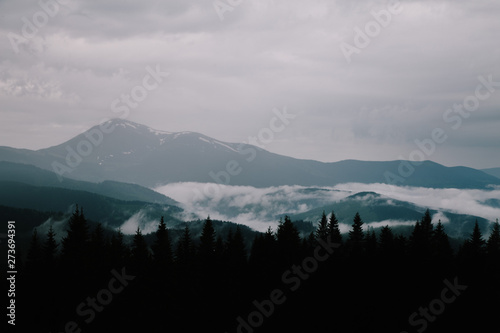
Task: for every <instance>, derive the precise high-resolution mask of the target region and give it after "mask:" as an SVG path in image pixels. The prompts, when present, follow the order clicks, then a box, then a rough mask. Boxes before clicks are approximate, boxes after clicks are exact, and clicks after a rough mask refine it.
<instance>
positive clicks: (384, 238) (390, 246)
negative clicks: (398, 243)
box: [379, 225, 394, 258]
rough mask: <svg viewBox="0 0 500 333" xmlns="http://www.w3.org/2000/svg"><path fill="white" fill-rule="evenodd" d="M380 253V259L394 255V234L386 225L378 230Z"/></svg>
mask: <svg viewBox="0 0 500 333" xmlns="http://www.w3.org/2000/svg"><path fill="white" fill-rule="evenodd" d="M379 239H380V246H379V248H380V253H381V255H382V257H384V258H389V257H392V256H393V254H394V234H393V233H392V229H391V227H389V226H388V225H386V226H384V227H382V229H381V230H380V235H379Z"/></svg>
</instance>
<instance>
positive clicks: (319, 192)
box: [155, 183, 500, 232]
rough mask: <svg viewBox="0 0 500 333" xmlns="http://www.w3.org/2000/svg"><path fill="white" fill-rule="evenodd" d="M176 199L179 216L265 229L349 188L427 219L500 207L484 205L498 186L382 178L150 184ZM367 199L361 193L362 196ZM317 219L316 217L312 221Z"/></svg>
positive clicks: (499, 212)
mask: <svg viewBox="0 0 500 333" xmlns="http://www.w3.org/2000/svg"><path fill="white" fill-rule="evenodd" d="M206 186H215V187H214V189H216V190H215V191H213V192H211V193H214V195H213V196H199V195H197V193H199V192H203V190H204V188H205V187H206ZM155 190H156V191H158V192H160V193H163V194H165V195H167V196H169V197H172V198H173V199H175V200H177V201H178V202H180V203H182V205H183V208H184V209H185V211H186V212H187V213H189V215H187V216H183V218H184V219H191V218H193V215H191V214H194V217H195V218H206V217H207V216H208V215H210V217H212V218H214V219H220V220H230V221H233V222H237V223H241V224H245V225H248V226H250V227H252V228H254V229H256V230H260V231H265V230H266V229H267V228H268V227H269V226H272V227H275V226H276V225H277V223H278V216H280V215H282V214H285V213H288V214H297V213H303V212H306V211H308V210H311V209H313V208H316V207H321V206H323V205H328V204H332V203H334V202H338V201H340V200H342V199H344V198H346V197H348V196H350V195H352V194H354V193H358V192H366V191H369V192H376V193H379V194H382V195H384V196H386V197H389V198H393V199H396V200H400V201H407V202H410V203H413V204H415V205H418V206H421V207H424V208H430V209H435V210H437V211H438V213H436V214H435V215H434V216H433V222H436V223H437V221H438V220H441V222H443V223H448V222H449V219H448V217H446V214H445V213H446V212H453V213H457V214H467V215H474V216H479V217H483V218H485V219H487V220H489V221H495V219H497V218H500V208H498V207H493V206H488V205H486V204H484V202H485V201H486V200H488V199H497V198H500V189H494V190H489V191H486V190H458V189H432V188H423V187H398V186H390V185H385V184H359V183H349V184H340V185H337V186H335V187H322V188H311V187H303V186H279V187H269V188H254V187H251V186H229V185H215V184H211V185H208V184H203V183H174V184H169V185H165V186H162V187H159V188H157V189H155ZM364 200H367V198H364ZM312 222H315V223H316V222H317V221H312ZM365 222H367V223H368V224H369V225H370V226H373V227H381V226H384V225H390V226H398V225H412V224H414V223H415V221H396V220H384V221H365ZM349 229H350V225H348V224H342V225H341V231H343V232H347V231H348V230H349Z"/></svg>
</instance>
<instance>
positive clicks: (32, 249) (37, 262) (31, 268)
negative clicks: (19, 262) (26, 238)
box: [26, 228, 43, 274]
mask: <svg viewBox="0 0 500 333" xmlns="http://www.w3.org/2000/svg"><path fill="white" fill-rule="evenodd" d="M41 249H42V246H41V244H40V238H39V237H38V231H37V230H36V228H35V229H33V233H32V235H31V241H30V245H29V248H28V254H27V256H26V269H27V270H28V272H30V273H33V274H36V273H37V272H39V271H40V270H41V268H42V259H43V258H42V256H41Z"/></svg>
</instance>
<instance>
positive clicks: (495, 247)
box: [486, 219, 500, 259]
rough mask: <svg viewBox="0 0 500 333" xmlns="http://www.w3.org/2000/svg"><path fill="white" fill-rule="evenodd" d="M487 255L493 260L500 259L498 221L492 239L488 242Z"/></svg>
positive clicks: (494, 226)
mask: <svg viewBox="0 0 500 333" xmlns="http://www.w3.org/2000/svg"><path fill="white" fill-rule="evenodd" d="M486 253H487V254H488V257H490V258H491V259H500V224H499V223H498V219H497V221H496V222H495V223H494V224H493V227H492V229H491V234H490V237H489V238H488V241H487V242H486Z"/></svg>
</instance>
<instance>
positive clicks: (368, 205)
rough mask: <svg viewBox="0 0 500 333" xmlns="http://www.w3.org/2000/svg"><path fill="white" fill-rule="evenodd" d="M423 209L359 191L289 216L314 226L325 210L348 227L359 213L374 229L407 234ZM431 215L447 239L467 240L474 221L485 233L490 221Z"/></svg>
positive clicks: (471, 217) (433, 213)
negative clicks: (386, 229) (389, 229)
mask: <svg viewBox="0 0 500 333" xmlns="http://www.w3.org/2000/svg"><path fill="white" fill-rule="evenodd" d="M426 209H427V208H425V207H420V206H417V205H414V204H412V203H409V202H406V201H400V200H396V199H393V198H390V197H386V196H383V195H381V194H378V193H375V192H359V193H356V194H353V195H350V196H348V197H346V198H344V199H342V200H340V201H337V202H332V203H330V204H327V205H323V206H319V207H318V206H317V207H316V208H313V209H311V210H308V211H306V212H303V213H299V214H289V215H290V217H291V218H292V219H294V220H302V221H309V222H312V223H313V225H316V223H317V222H318V221H319V220H320V219H321V215H322V213H323V211H325V213H326V214H327V216H328V218H329V217H330V214H331V212H332V210H333V211H334V212H335V216H336V217H337V219H338V221H339V223H342V224H345V225H346V226H348V227H349V228H350V227H351V225H352V219H353V217H354V215H355V214H356V213H358V212H359V214H360V216H361V218H362V219H363V221H364V222H365V223H367V225H370V224H371V223H375V224H372V226H374V228H379V227H383V226H384V225H390V226H391V227H392V228H393V229H394V230H395V231H398V232H402V233H408V232H409V231H410V230H411V229H410V228H411V227H413V224H414V223H415V222H416V221H420V219H421V218H422V216H423V215H424V213H425V210H426ZM430 212H431V215H433V216H435V219H436V220H437V219H442V222H443V223H444V226H445V228H446V233H447V234H448V235H449V236H450V237H457V238H460V237H464V238H467V237H468V236H469V235H470V233H471V231H472V229H473V227H474V223H475V221H476V220H477V221H478V223H479V226H480V227H481V228H482V230H488V228H489V221H488V220H486V219H484V218H482V217H478V216H470V215H465V214H457V213H454V212H449V211H446V210H440V211H438V210H433V209H431V210H430ZM436 214H437V215H436ZM380 222H381V223H380ZM434 223H437V221H434ZM344 231H345V230H344Z"/></svg>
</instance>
